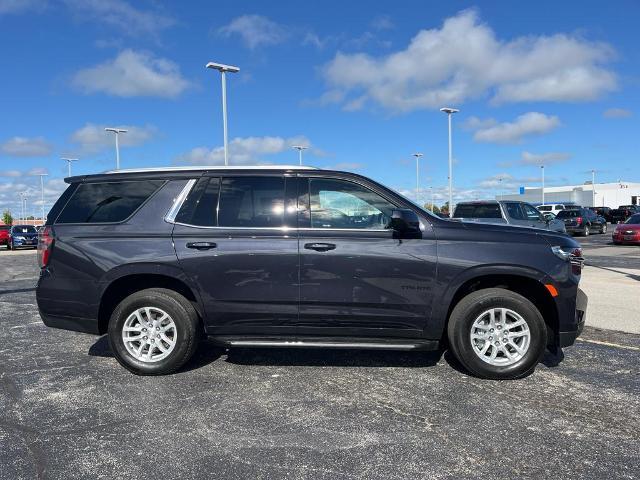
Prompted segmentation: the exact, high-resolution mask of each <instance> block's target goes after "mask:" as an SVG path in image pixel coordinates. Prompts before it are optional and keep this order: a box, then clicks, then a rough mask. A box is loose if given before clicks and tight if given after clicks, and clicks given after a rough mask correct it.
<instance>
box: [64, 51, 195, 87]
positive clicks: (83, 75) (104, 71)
mask: <svg viewBox="0 0 640 480" xmlns="http://www.w3.org/2000/svg"><path fill="white" fill-rule="evenodd" d="M72 85H73V86H74V87H76V88H77V89H79V90H81V91H83V92H84V93H96V92H103V93H107V94H109V95H115V96H118V97H137V96H147V97H166V98H175V97H177V96H178V95H180V94H181V93H182V92H183V91H184V90H185V89H187V88H188V87H189V86H190V82H189V81H188V80H186V79H185V78H184V77H183V76H182V74H181V73H180V68H179V67H178V65H177V64H175V63H173V62H171V61H170V60H166V59H164V58H158V57H153V56H152V55H151V54H149V53H146V52H139V51H135V50H123V51H122V52H120V53H119V54H118V56H117V57H115V58H114V59H113V60H109V61H106V62H104V63H101V64H99V65H96V66H95V67H90V68H86V69H84V70H80V71H79V72H77V73H76V74H75V75H74V77H73V79H72Z"/></svg>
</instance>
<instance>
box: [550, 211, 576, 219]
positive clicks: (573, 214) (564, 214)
mask: <svg viewBox="0 0 640 480" xmlns="http://www.w3.org/2000/svg"><path fill="white" fill-rule="evenodd" d="M579 216H580V210H562V211H561V212H558V215H557V216H556V218H574V217H579Z"/></svg>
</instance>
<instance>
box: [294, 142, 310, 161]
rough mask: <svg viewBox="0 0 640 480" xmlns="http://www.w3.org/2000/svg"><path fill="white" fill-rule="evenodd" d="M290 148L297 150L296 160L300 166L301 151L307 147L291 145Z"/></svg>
mask: <svg viewBox="0 0 640 480" xmlns="http://www.w3.org/2000/svg"><path fill="white" fill-rule="evenodd" d="M291 148H295V149H296V150H298V160H299V161H300V165H302V151H303V150H306V149H307V148H309V147H305V146H304V145H291Z"/></svg>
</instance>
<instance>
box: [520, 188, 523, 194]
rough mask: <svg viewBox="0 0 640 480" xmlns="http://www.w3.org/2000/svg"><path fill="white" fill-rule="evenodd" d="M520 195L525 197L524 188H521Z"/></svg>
mask: <svg viewBox="0 0 640 480" xmlns="http://www.w3.org/2000/svg"><path fill="white" fill-rule="evenodd" d="M520 195H524V187H520Z"/></svg>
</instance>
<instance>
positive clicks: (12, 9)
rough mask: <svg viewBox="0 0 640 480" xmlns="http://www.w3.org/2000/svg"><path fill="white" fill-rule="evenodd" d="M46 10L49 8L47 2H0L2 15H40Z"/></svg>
mask: <svg viewBox="0 0 640 480" xmlns="http://www.w3.org/2000/svg"><path fill="white" fill-rule="evenodd" d="M45 8H47V0H0V15H9V14H19V13H25V12H30V11H35V12H37V13H40V12H42V11H43V10H44V9H45Z"/></svg>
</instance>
